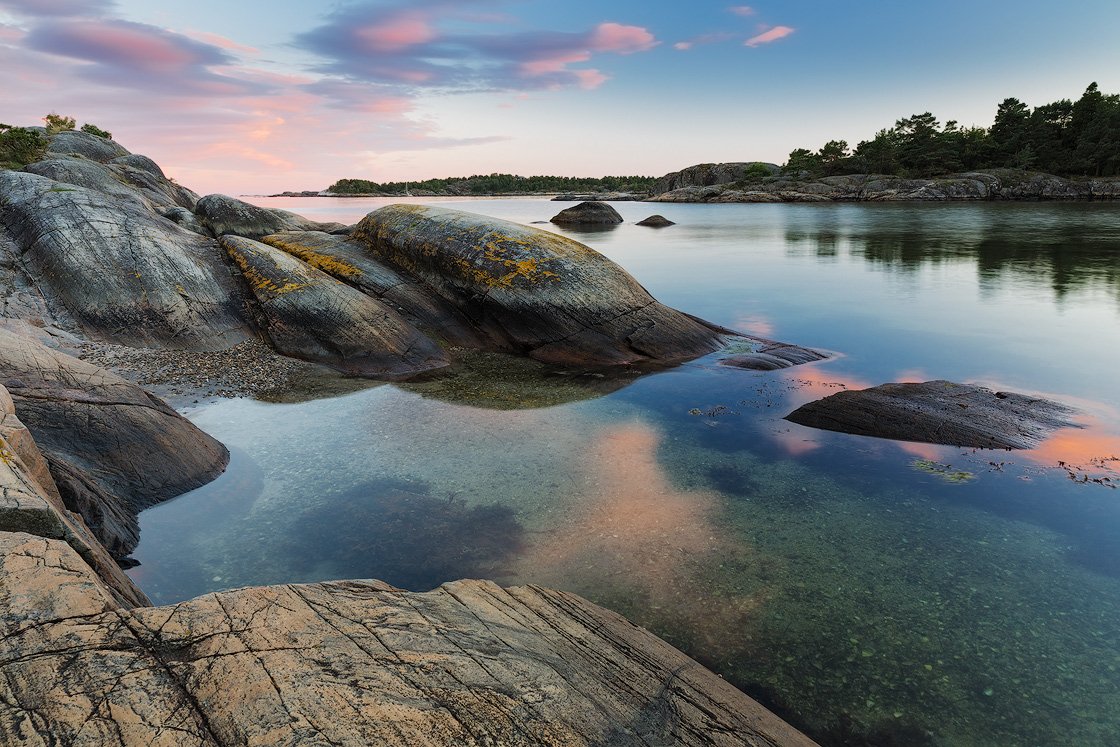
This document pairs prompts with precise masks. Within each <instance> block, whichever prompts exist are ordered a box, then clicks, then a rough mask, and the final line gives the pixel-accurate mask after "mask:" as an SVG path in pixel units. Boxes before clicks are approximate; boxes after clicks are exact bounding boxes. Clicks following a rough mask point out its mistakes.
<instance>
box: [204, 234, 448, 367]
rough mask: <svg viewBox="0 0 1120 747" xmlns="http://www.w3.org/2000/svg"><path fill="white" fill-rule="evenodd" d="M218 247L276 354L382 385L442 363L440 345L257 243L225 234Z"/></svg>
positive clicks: (380, 305)
mask: <svg viewBox="0 0 1120 747" xmlns="http://www.w3.org/2000/svg"><path fill="white" fill-rule="evenodd" d="M220 241H221V244H222V246H223V247H224V248H225V250H226V251H227V252H228V253H229V255H230V257H232V258H233V260H234V262H236V263H237V266H238V267H239V268H240V269H241V274H242V275H243V276H244V277H245V279H246V281H247V282H248V285H249V288H250V291H251V292H252V293H253V295H254V296H255V297H256V300H257V304H258V307H259V308H260V310H261V312H262V313H263V317H264V328H265V330H266V332H267V334H268V336H269V338H270V339H271V340H272V344H273V346H274V347H275V348H276V349H277V350H278V351H280V352H281V353H284V354H285V355H290V356H294V357H296V358H303V359H305V360H310V361H315V362H318V363H326V364H327V365H330V366H333V367H334V368H338V369H340V370H342V371H346V372H349V373H355V374H360V375H363V376H377V377H383V378H384V377H394V376H404V375H407V374H414V373H417V372H420V371H427V370H430V369H433V368H440V367H442V366H446V365H447V364H448V359H447V357H446V356H445V355H444V354H443V352H442V351H441V350H440V349H439V346H438V345H436V344H435V343H434V342H433V341H432V340H430V339H429V338H428V337H426V336H425V335H424V334H423V333H422V332H420V331H419V330H417V329H416V328H415V327H413V326H412V325H411V324H409V323H408V322H407V321H406V320H405V319H404V318H402V317H401V315H400V314H398V313H397V312H396V311H394V310H393V309H391V308H390V307H388V306H386V305H385V304H384V303H382V302H380V301H378V300H376V299H374V298H371V297H370V296H367V295H365V294H363V293H361V292H360V291H358V290H355V289H354V288H352V287H350V286H349V285H346V284H345V283H342V282H340V281H339V280H336V279H335V278H333V277H331V276H330V275H328V274H327V273H325V272H323V271H322V270H318V269H316V268H314V267H312V266H311V265H309V264H307V263H306V262H303V261H302V260H300V259H297V258H296V257H294V256H292V255H290V254H287V253H286V252H283V251H281V250H279V249H276V248H274V247H271V246H268V245H266V244H262V243H260V242H259V241H253V240H252V239H245V238H241V237H239V236H229V235H226V236H223V237H222V238H221V240H220Z"/></svg>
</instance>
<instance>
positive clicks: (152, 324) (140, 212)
mask: <svg viewBox="0 0 1120 747" xmlns="http://www.w3.org/2000/svg"><path fill="white" fill-rule="evenodd" d="M0 196H2V197H3V200H2V201H0V227H2V228H6V229H7V231H8V233H9V234H10V236H11V238H12V241H13V243H14V244H15V245H16V246H17V247H19V250H20V251H21V252H22V254H21V256H20V258H19V261H20V264H21V266H22V267H23V269H24V270H25V271H26V272H27V274H28V275H29V276H30V277H31V278H32V279H33V280H34V281H35V282H36V284H37V285H38V286H39V287H40V288H42V289H44V292H45V293H48V294H49V296H50V298H52V299H54V300H55V302H57V303H58V304H60V305H61V306H63V307H64V308H65V309H66V310H67V312H68V313H69V315H71V316H72V317H73V318H74V319H75V320H76V321H77V323H78V324H80V325H81V327H82V329H83V330H84V331H85V332H86V333H87V334H89V335H90V336H92V337H95V338H101V339H108V340H112V341H114V342H121V343H125V344H136V345H153V346H172V347H179V348H188V349H189V348H196V349H220V348H225V347H229V346H231V345H234V344H236V343H238V342H242V341H244V340H246V339H248V338H249V336H250V334H251V331H250V329H249V327H248V324H247V322H246V320H245V319H244V318H243V308H242V306H243V300H242V295H241V293H240V289H239V286H238V284H237V283H236V282H235V281H234V279H233V278H232V277H231V276H230V272H229V268H228V265H227V264H226V261H225V260H224V258H223V257H222V255H221V252H220V249H219V248H218V247H217V245H216V243H215V242H214V241H213V240H208V239H206V238H204V237H202V236H199V235H198V234H195V233H191V232H189V231H186V230H184V229H182V228H179V227H178V226H176V225H175V224H173V223H171V222H170V221H167V220H165V219H163V218H160V217H158V216H156V215H154V214H153V213H151V212H150V211H148V210H146V209H144V208H143V207H140V206H139V205H137V204H134V203H131V202H129V201H128V200H122V199H117V198H114V197H112V196H110V195H106V194H103V193H101V192H96V191H94V190H91V189H86V188H84V187H79V186H71V185H66V184H61V183H59V182H56V181H52V180H50V179H47V178H45V177H42V176H38V175H35V174H28V173H20V172H14V171H4V172H0Z"/></svg>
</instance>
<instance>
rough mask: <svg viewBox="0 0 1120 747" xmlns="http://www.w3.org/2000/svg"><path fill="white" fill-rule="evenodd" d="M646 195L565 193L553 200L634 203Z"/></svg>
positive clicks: (630, 193)
mask: <svg viewBox="0 0 1120 747" xmlns="http://www.w3.org/2000/svg"><path fill="white" fill-rule="evenodd" d="M643 197H645V195H636V194H633V193H632V192H583V193H576V192H565V193H563V194H559V195H556V196H555V197H553V198H552V201H553V202H634V201H636V200H640V199H642V198H643Z"/></svg>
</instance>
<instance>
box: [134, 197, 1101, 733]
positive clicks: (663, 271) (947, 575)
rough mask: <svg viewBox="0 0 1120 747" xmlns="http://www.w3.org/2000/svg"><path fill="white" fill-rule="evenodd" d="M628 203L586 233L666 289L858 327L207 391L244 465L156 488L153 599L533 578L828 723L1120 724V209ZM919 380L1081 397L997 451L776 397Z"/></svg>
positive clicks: (945, 728) (531, 215)
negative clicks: (815, 360)
mask: <svg viewBox="0 0 1120 747" xmlns="http://www.w3.org/2000/svg"><path fill="white" fill-rule="evenodd" d="M309 202H313V205H312V206H311V207H313V206H314V204H318V203H314V201H309ZM319 202H321V203H323V205H322V207H320V208H318V209H320V210H323V211H326V212H327V213H329V212H330V210H332V209H334V206H333V201H329V200H324V201H319ZM346 202H347V205H346V206H345V209H348V210H358V211H360V212H362V213H363V214H364V211H366V210H369V209H373V207H372V206H375V205H376V203H375V202H373V201H371V202H370V203H367V204H366V205H363V206H362V207H360V208H359V207H358V206H356V205H354V204H353V203H354V202H355V201H354V200H348V201H346ZM360 202H366V201H360ZM283 206H284V207H287V208H288V209H296V210H297V212H303V213H305V214H308V215H311V216H313V217H320V218H325V217H331V215H313V211H312V210H311V209H310V207H309V208H308V209H301V207H300V206H294V205H293V203H292V202H290V201H289V202H284V203H283ZM463 207H464V209H468V210H474V211H476V212H484V213H488V214H493V215H496V216H498V217H502V218H507V219H512V220H518V221H521V222H525V223H528V222H530V221H532V220H539V219H546V218H547V217H548V216H549V215H550V214H551V212H549V211H552V212H555V210H556V209H557V208H556V206H555V204H554V203H553V204H549V203H546V202H542V201H539V200H494V201H485V202H484V201H476V202H474V203H468V204H466V205H463ZM618 207H619V209H620V212H622V213H623V216H624V218H625V219H626V221H627V223H626V224H624V225H622V226H620V227H618V228H617V229H615V230H613V231H607V232H601V233H596V234H594V235H593V236H585V235H577V236H576V238H577V239H579V240H582V241H585V242H587V243H590V244H591V245H592V246H593V247H594V248H596V249H599V250H600V251H603V252H604V253H606V254H607V255H608V256H610V257H611V258H612V259H614V260H616V261H618V262H619V263H620V264H622V265H623V266H624V267H626V268H627V270H629V271H630V272H631V273H632V274H634V275H635V277H637V278H638V279H639V281H640V282H642V283H643V284H644V285H646V287H647V288H649V290H650V291H651V292H652V293H653V294H654V295H655V296H656V297H658V298H659V300H662V301H663V302H666V303H669V304H670V305H673V306H676V307H678V308H682V309H684V310H686V311H689V312H690V313H696V314H697V315H700V316H704V317H706V318H708V319H710V320H712V321H714V322H717V323H721V324H726V325H728V326H731V327H735V328H739V329H744V330H745V331H749V332H752V333H755V334H761V335H766V336H772V337H775V338H778V339H784V340H788V341H791V342H795V343H799V344H804V345H809V346H819V347H823V348H828V349H832V350H838V351H842V352H843V355H842V356H840V357H838V358H836V359H833V360H830V361H825V362H822V363H819V364H811V365H809V366H802V367H796V368H793V369H789V370H787V371H784V372H767V373H759V372H750V371H741V370H732V369H728V368H724V367H721V366H718V365H717V364H716V362H715V360H714V359H700V360H698V361H694V362H691V363H689V364H686V365H684V366H680V367H678V368H675V369H671V370H668V371H664V372H660V373H654V374H648V375H644V376H638V375H623V376H609V375H604V374H601V373H594V372H568V371H561V370H557V369H555V368H552V367H547V366H541V365H539V364H534V363H530V362H526V361H520V360H517V359H510V358H506V357H504V356H477V357H474V358H471V359H469V360H467V361H465V362H464V363H463V364H462V365H460V366H458V367H456V369H455V370H453V371H449V372H446V373H445V374H443V375H439V376H431V377H425V380H423V381H418V382H413V383H406V384H400V385H398V384H392V385H380V384H373V383H368V382H355V381H354V380H338V381H336V382H330V381H320V382H317V383H316V384H315V386H313V387H309V388H308V390H307V391H293V392H288V393H284V394H282V395H281V396H280V397H278V398H277V399H278V400H279V401H276V402H258V401H251V400H225V401H219V402H216V403H212V404H208V405H206V406H203V407H201V408H199V409H197V410H194V411H193V412H191V413H189V415H190V417H191V418H192V419H193V420H194V422H196V423H197V424H198V425H199V426H201V427H202V428H203V429H205V430H207V431H208V432H210V433H212V434H214V435H215V436H216V437H218V438H219V439H220V440H222V441H223V442H224V443H226V444H227V445H229V446H230V447H231V451H232V453H233V459H232V461H231V465H230V469H229V471H228V472H227V473H226V474H225V475H223V476H222V477H220V478H219V479H218V480H216V481H215V482H213V483H211V484H210V485H207V486H204V487H203V488H200V489H199V490H197V491H194V492H193V493H190V494H188V495H186V496H183V497H181V498H178V499H176V500H174V501H171V502H169V503H166V504H163V505H161V506H158V507H155V508H153V509H150V510H149V511H146V512H145V513H144V514H142V516H141V528H142V534H141V544H140V546H139V548H138V549H137V552H136V554H135V557H136V558H137V559H138V560H139V561H140V562H141V565H140V566H139V567H137V568H135V569H133V570H132V571H130V574H131V575H132V576H133V578H134V579H136V580H137V581H138V582H139V583H140V585H141V587H142V588H144V590H145V591H146V592H148V593H149V595H151V596H152V597H153V599H154V600H155V601H156V602H157V603H164V602H172V601H176V600H179V599H184V598H189V597H191V596H194V595H197V594H201V593H205V592H207V591H211V590H215V589H221V588H230V587H236V586H243V585H250V584H263V583H289V582H304V581H308V582H309V581H318V580H325V579H331V578H348V577H351V578H352V577H376V578H380V579H382V580H385V581H387V582H389V583H391V584H395V585H398V586H401V587H403V588H410V589H417V590H422V589H428V588H433V587H434V586H436V585H438V584H439V583H441V582H443V581H446V580H451V579H454V578H459V577H464V576H466V577H471V576H473V577H486V578H493V579H495V580H497V581H498V582H499V583H502V584H504V585H509V584H521V583H540V584H545V585H548V586H554V587H559V588H564V589H569V590H571V591H575V592H577V593H580V594H582V595H584V596H586V597H588V598H589V599H591V600H593V601H595V602H597V603H600V604H603V605H604V606H607V607H609V608H611V609H614V610H616V611H618V612H620V613H622V614H624V615H626V616H627V617H629V618H630V619H631V620H633V621H634V622H636V623H637V624H640V625H643V626H646V627H648V628H649V629H650V630H652V631H653V632H655V633H657V634H658V635H660V636H662V637H664V638H665V639H666V640H668V641H669V642H670V643H672V644H674V645H676V646H678V647H679V648H681V649H682V650H684V651H686V652H687V653H689V654H690V655H691V656H693V657H694V658H697V659H698V660H700V661H701V662H702V663H704V664H705V665H707V666H709V667H711V668H712V669H714V670H715V671H717V672H719V673H720V674H722V675H723V676H724V677H726V678H727V679H729V680H730V681H732V682H734V683H735V684H736V685H738V686H739V687H741V688H742V689H744V690H745V691H746V692H748V693H749V694H751V695H753V696H754V697H756V698H758V699H759V700H761V701H762V702H763V703H765V704H766V705H767V706H769V707H771V708H772V709H774V710H775V711H777V712H778V713H779V714H780V715H782V716H783V717H785V718H787V719H788V720H790V721H791V722H792V723H794V724H795V725H797V726H799V727H800V728H802V729H804V730H806V731H807V732H808V733H809V734H810V735H811V736H813V737H814V738H815V739H817V740H818V741H819V742H821V743H822V744H826V745H1064V744H1082V745H1110V744H1115V743H1116V742H1117V738H1118V735H1120V492H1118V491H1116V490H1113V489H1110V488H1109V487H1108V485H1109V482H1112V481H1115V480H1117V479H1118V477H1120V475H1117V469H1116V468H1117V465H1118V464H1120V462H1117V461H1116V460H1115V457H1116V456H1118V455H1120V435H1117V427H1116V426H1117V423H1118V421H1120V417H1118V415H1117V406H1118V405H1120V397H1118V396H1117V391H1116V388H1115V387H1116V384H1115V382H1114V381H1113V380H1112V377H1111V376H1110V375H1108V374H1107V371H1108V370H1110V369H1111V370H1115V369H1116V365H1117V364H1118V363H1120V351H1118V348H1120V346H1109V345H1103V344H1102V340H1101V336H1100V335H1101V333H1100V330H1102V329H1110V328H1111V329H1115V323H1116V322H1117V321H1118V317H1120V272H1117V271H1116V269H1115V268H1116V260H1117V258H1118V257H1120V253H1118V252H1120V235H1118V234H1120V230H1118V229H1117V227H1116V226H1117V225H1120V222H1118V221H1117V220H1116V218H1117V217H1120V210H1118V209H1117V208H1113V207H1110V206H1092V207H1091V206H1065V205H1036V206H1021V205H1015V206H986V205H985V206H977V205H951V206H927V205H916V206H857V205H852V206H793V205H767V206H745V205H744V206H722V205H721V206H706V205H659V206H658V212H662V213H663V214H665V215H666V217H668V218H669V219H671V220H674V221H676V222H677V224H678V225H677V226H674V227H672V228H670V229H667V230H665V231H660V232H653V231H650V230H648V229H643V228H641V227H636V226H633V225H632V223H633V222H634V221H635V220H637V219H639V218H641V217H644V215H645V214H646V213H648V212H649V206H643V205H641V204H625V203H624V204H620V205H619V206H618ZM817 207H820V208H821V209H820V210H817V209H815V208H817ZM339 209H343V208H341V207H340V208H339ZM332 215H333V214H332ZM334 217H338V216H337V215H334ZM678 229H680V230H679V231H678ZM1001 247H1002V248H1001ZM1107 325H1112V326H1111V327H1109V326H1107ZM1057 347H1060V349H1061V355H1060V356H1059V355H1056V353H1055V349H1056V348H1057ZM1072 361H1083V362H1085V363H1084V364H1083V365H1080V366H1078V365H1072V364H1071V362H1072ZM929 378H950V379H955V380H962V381H971V382H979V383H986V384H991V385H993V386H997V385H998V386H1000V387H1001V388H1006V389H1011V390H1019V391H1038V392H1045V393H1047V394H1048V395H1049V396H1051V397H1054V398H1057V399H1059V400H1062V401H1066V402H1069V403H1070V404H1072V405H1074V406H1076V407H1078V408H1080V409H1081V410H1082V411H1083V412H1084V414H1085V418H1084V420H1085V427H1084V428H1081V429H1071V430H1069V431H1067V432H1062V433H1059V434H1058V435H1057V436H1056V437H1055V438H1053V439H1051V440H1049V441H1047V442H1046V443H1045V444H1043V445H1042V446H1041V447H1039V448H1038V449H1035V450H1032V451H1030V452H1002V451H1001V452H987V451H980V450H971V449H955V448H951V447H939V446H931V445H928V444H909V443H900V442H892V441H883V440H878V439H868V438H860V437H855V436H847V435H843V434H835V433H825V432H820V431H813V430H810V429H807V428H803V427H801V426H797V425H794V424H791V423H788V422H786V421H784V420H782V417H783V416H784V415H785V414H787V413H788V412H789V411H791V410H792V409H794V408H795V407H797V406H798V405H799V404H801V403H802V402H804V401H808V400H810V399H815V398H818V397H820V396H825V395H827V394H829V393H831V392H833V391H836V390H838V389H840V388H858V387H862V386H868V385H873V384H877V383H882V382H885V381H898V380H916V379H929ZM965 476H967V478H966V477H965ZM1094 480H1098V481H1099V482H1094Z"/></svg>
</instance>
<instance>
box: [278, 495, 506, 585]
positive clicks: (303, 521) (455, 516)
mask: <svg viewBox="0 0 1120 747" xmlns="http://www.w3.org/2000/svg"><path fill="white" fill-rule="evenodd" d="M298 523H299V524H300V525H301V527H302V529H301V531H300V532H298V533H289V534H287V535H286V536H285V537H284V544H285V547H284V548H283V551H284V553H286V554H290V557H291V558H292V559H293V560H292V563H293V566H294V567H295V568H296V569H297V571H299V572H308V571H312V570H314V571H315V575H316V576H323V577H328V578H330V577H336V576H347V575H349V576H355V577H359V578H376V579H380V580H382V581H385V582H386V583H389V584H392V585H393V586H397V587H399V588H402V589H408V590H409V591H428V590H430V589H434V588H435V587H437V586H439V585H440V584H441V583H443V582H445V581H453V580H455V579H459V578H488V579H499V580H500V579H501V578H502V577H503V576H505V575H507V573H506V570H505V564H506V563H507V562H508V561H509V559H510V558H511V557H512V556H514V555H515V554H516V553H517V552H519V551H520V550H521V548H522V544H523V530H522V527H521V525H520V524H519V523H518V521H517V519H516V516H515V514H514V512H513V510H512V509H510V508H509V507H507V506H500V505H497V504H489V505H475V506H468V505H466V504H465V503H463V502H462V501H461V500H458V499H457V498H456V496H455V495H454V494H452V495H448V496H446V497H438V496H433V495H431V494H429V493H427V492H423V488H422V487H420V488H418V487H417V485H416V484H415V483H400V482H396V481H393V480H379V481H375V482H370V483H367V484H365V485H361V486H358V487H356V488H354V489H352V490H350V491H349V492H348V493H347V494H344V495H340V496H338V498H337V499H336V500H333V501H331V502H329V503H324V504H319V505H316V506H314V507H312V508H310V509H309V510H308V511H306V512H305V513H304V514H302V516H300V517H299V521H298Z"/></svg>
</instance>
